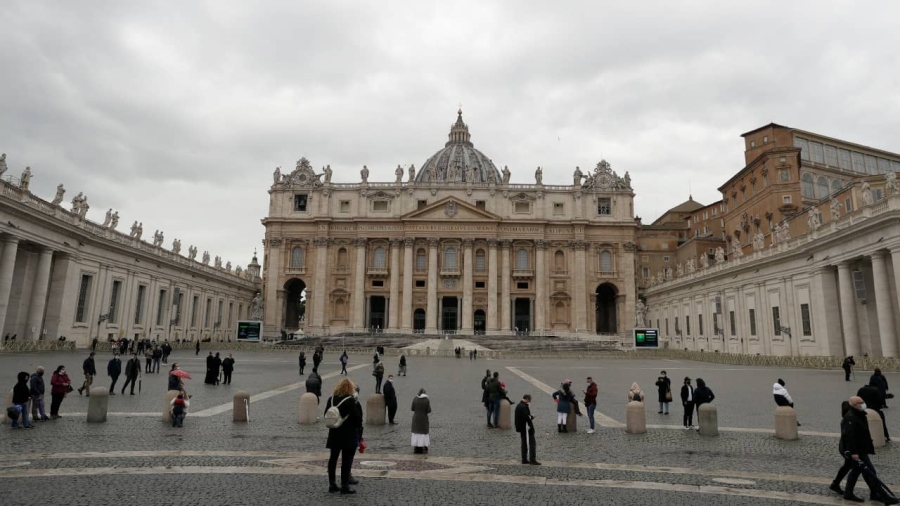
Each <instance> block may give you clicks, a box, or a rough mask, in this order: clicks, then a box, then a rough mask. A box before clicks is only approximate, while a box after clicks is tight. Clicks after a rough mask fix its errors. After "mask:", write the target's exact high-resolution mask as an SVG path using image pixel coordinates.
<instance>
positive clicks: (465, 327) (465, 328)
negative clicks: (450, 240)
mask: <svg viewBox="0 0 900 506" xmlns="http://www.w3.org/2000/svg"><path fill="white" fill-rule="evenodd" d="M473 242H474V241H472V239H463V241H462V244H463V297H462V299H463V300H462V312H463V313H462V329H460V330H461V331H462V332H463V333H465V334H471V333H472V331H473V327H472V319H473V315H472V311H473V309H472V307H473V306H472V288H473V286H472V271H473V269H472V243H473Z"/></svg>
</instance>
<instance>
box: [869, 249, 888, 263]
mask: <svg viewBox="0 0 900 506" xmlns="http://www.w3.org/2000/svg"><path fill="white" fill-rule="evenodd" d="M887 255H888V251H887V250H883V249H880V250H878V251H873V252H872V254H871V255H869V256H871V257H872V260H878V261H881V262H883V261H884V259H885V257H886V256H887Z"/></svg>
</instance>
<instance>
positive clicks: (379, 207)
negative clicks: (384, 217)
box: [372, 200, 388, 213]
mask: <svg viewBox="0 0 900 506" xmlns="http://www.w3.org/2000/svg"><path fill="white" fill-rule="evenodd" d="M372 210H373V211H375V212H376V213H386V212H387V210H388V201H386V200H376V201H375V202H372Z"/></svg>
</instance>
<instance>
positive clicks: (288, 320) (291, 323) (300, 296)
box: [282, 278, 306, 329]
mask: <svg viewBox="0 0 900 506" xmlns="http://www.w3.org/2000/svg"><path fill="white" fill-rule="evenodd" d="M284 292H285V293H284V322H283V325H282V327H283V328H285V329H298V328H300V320H301V319H302V318H303V315H304V314H305V313H306V283H304V282H303V280H302V279H297V278H292V279H290V280H288V282H287V283H285V284H284Z"/></svg>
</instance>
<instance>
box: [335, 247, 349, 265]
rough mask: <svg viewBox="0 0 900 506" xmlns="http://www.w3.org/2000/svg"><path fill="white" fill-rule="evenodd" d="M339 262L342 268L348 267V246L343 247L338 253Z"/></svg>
mask: <svg viewBox="0 0 900 506" xmlns="http://www.w3.org/2000/svg"><path fill="white" fill-rule="evenodd" d="M337 264H338V267H340V268H346V267H347V248H341V249H339V250H338V253H337Z"/></svg>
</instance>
